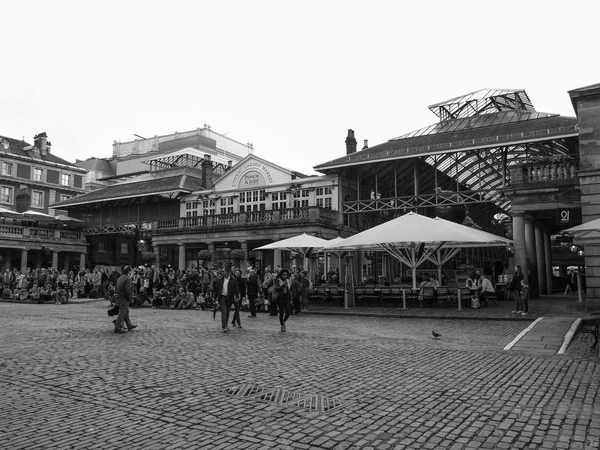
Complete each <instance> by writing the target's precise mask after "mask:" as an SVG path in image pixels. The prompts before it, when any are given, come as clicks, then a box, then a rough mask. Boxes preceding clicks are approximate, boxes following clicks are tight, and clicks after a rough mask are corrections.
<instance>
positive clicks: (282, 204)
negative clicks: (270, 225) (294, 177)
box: [271, 191, 287, 209]
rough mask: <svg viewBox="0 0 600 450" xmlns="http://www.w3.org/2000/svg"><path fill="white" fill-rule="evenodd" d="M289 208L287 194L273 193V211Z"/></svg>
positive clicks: (283, 192)
mask: <svg viewBox="0 0 600 450" xmlns="http://www.w3.org/2000/svg"><path fill="white" fill-rule="evenodd" d="M285 208H287V192H285V191H282V192H273V193H272V194H271V209H285Z"/></svg>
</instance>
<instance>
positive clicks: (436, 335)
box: [431, 330, 442, 339]
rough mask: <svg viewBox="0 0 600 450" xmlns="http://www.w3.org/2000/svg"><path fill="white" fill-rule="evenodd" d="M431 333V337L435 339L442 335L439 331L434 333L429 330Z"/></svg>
mask: <svg viewBox="0 0 600 450" xmlns="http://www.w3.org/2000/svg"><path fill="white" fill-rule="evenodd" d="M431 334H433V337H434V338H436V339H437V338H439V337H442V335H441V334H440V333H436V332H435V331H433V330H432V331H431Z"/></svg>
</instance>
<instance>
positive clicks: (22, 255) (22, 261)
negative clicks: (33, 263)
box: [21, 248, 28, 273]
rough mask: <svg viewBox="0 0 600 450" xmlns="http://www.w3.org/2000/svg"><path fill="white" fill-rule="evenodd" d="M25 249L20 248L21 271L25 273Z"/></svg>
mask: <svg viewBox="0 0 600 450" xmlns="http://www.w3.org/2000/svg"><path fill="white" fill-rule="evenodd" d="M27 250H28V249H26V248H24V249H23V250H21V272H22V273H25V271H26V270H27Z"/></svg>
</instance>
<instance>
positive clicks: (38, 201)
mask: <svg viewBox="0 0 600 450" xmlns="http://www.w3.org/2000/svg"><path fill="white" fill-rule="evenodd" d="M31 206H33V207H35V208H43V207H44V193H43V192H42V191H31Z"/></svg>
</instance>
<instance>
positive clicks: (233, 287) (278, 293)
mask: <svg viewBox="0 0 600 450" xmlns="http://www.w3.org/2000/svg"><path fill="white" fill-rule="evenodd" d="M289 275H290V271H289V270H287V269H283V270H281V271H280V272H279V273H278V274H277V278H276V279H275V280H274V281H273V285H274V286H273V297H272V298H273V302H277V306H278V309H279V323H280V325H281V331H286V328H285V322H286V321H287V319H288V318H289V317H290V314H291V311H292V303H291V292H290V281H289V279H288V278H289ZM216 292H217V293H218V295H219V306H220V307H221V327H222V328H223V332H224V333H226V332H228V331H229V326H228V325H229V313H230V311H231V307H232V306H233V305H235V311H234V314H233V321H232V324H233V325H235V323H236V322H237V324H238V327H239V328H241V327H242V324H241V323H240V308H239V303H240V288H239V284H238V282H237V280H236V279H235V277H233V276H231V272H230V271H229V270H225V271H224V273H223V277H221V278H219V280H218V281H217V286H216Z"/></svg>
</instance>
